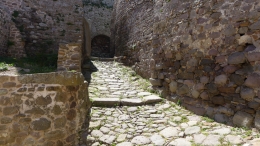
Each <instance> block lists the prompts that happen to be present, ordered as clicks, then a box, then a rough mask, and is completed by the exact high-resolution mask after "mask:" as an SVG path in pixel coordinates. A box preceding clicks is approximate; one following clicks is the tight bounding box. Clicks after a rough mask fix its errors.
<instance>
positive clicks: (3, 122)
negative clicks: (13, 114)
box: [1, 117, 12, 124]
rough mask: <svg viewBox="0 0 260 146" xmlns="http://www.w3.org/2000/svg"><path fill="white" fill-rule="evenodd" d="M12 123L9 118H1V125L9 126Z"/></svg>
mask: <svg viewBox="0 0 260 146" xmlns="http://www.w3.org/2000/svg"><path fill="white" fill-rule="evenodd" d="M11 122H12V119H11V118H9V117H2V118H1V124H9V123H11Z"/></svg>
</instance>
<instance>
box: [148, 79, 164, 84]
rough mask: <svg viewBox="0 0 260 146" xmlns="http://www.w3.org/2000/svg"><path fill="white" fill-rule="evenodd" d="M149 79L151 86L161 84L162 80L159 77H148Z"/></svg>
mask: <svg viewBox="0 0 260 146" xmlns="http://www.w3.org/2000/svg"><path fill="white" fill-rule="evenodd" d="M149 80H150V82H151V84H152V85H153V86H162V80H161V79H153V78H150V79H149Z"/></svg>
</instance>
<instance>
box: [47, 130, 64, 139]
mask: <svg viewBox="0 0 260 146" xmlns="http://www.w3.org/2000/svg"><path fill="white" fill-rule="evenodd" d="M64 137H65V131H62V130H55V131H50V132H48V133H46V134H45V138H46V139H48V140H58V139H62V138H64Z"/></svg>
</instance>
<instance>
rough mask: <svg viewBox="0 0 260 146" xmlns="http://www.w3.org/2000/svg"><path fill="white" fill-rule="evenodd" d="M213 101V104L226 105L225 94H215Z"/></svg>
mask: <svg viewBox="0 0 260 146" xmlns="http://www.w3.org/2000/svg"><path fill="white" fill-rule="evenodd" d="M211 101H212V103H213V104H216V105H224V104H225V98H224V97H223V96H214V97H212V98H211Z"/></svg>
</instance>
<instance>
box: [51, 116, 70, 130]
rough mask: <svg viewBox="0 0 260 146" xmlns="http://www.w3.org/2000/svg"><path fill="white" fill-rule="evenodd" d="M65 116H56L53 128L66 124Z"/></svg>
mask: <svg viewBox="0 0 260 146" xmlns="http://www.w3.org/2000/svg"><path fill="white" fill-rule="evenodd" d="M66 121H67V120H66V118H65V117H61V118H57V119H55V120H54V127H55V128H62V127H64V126H65V125H66Z"/></svg>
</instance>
